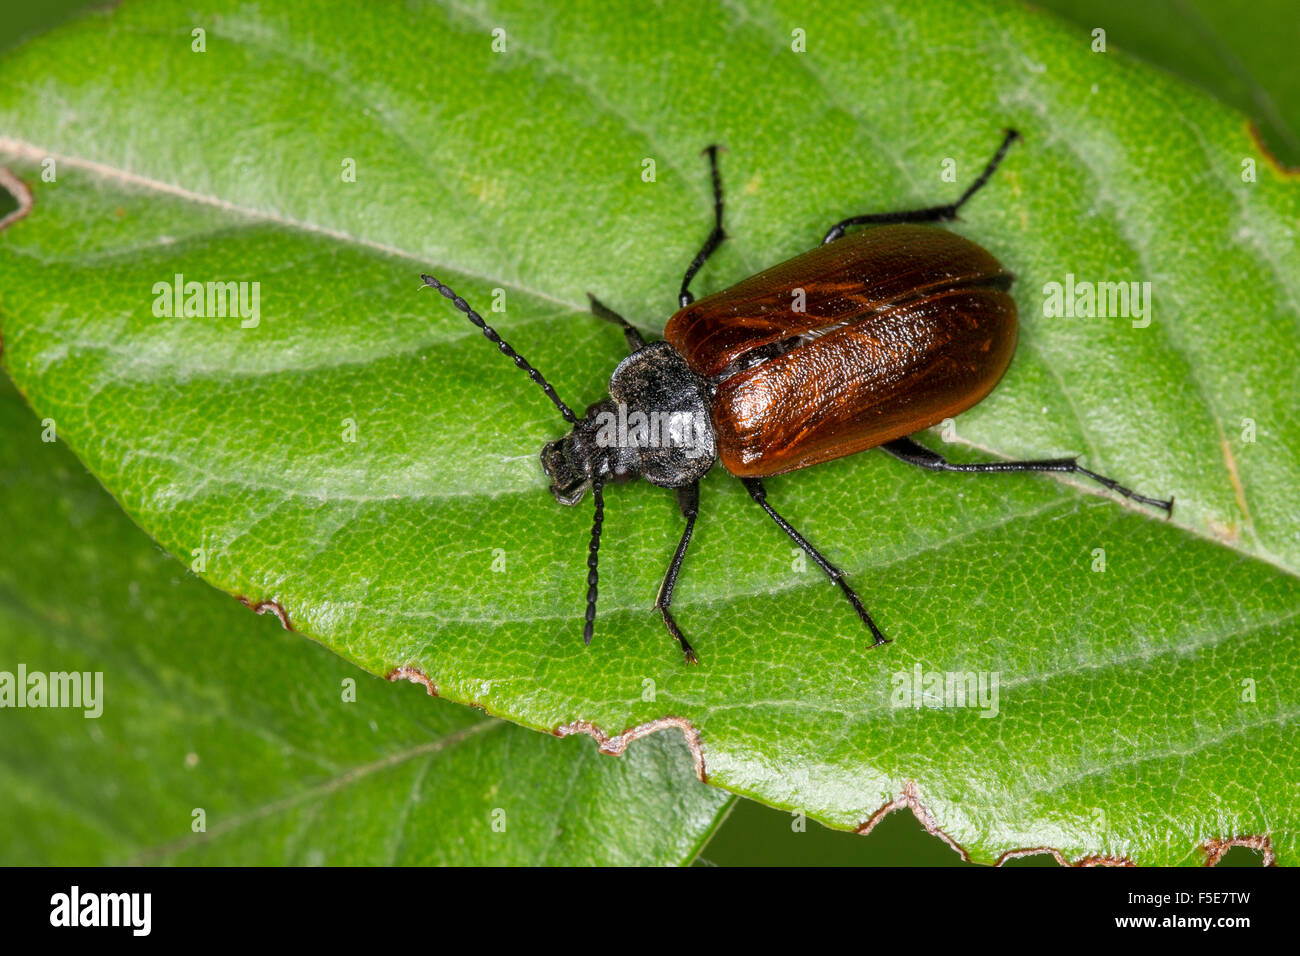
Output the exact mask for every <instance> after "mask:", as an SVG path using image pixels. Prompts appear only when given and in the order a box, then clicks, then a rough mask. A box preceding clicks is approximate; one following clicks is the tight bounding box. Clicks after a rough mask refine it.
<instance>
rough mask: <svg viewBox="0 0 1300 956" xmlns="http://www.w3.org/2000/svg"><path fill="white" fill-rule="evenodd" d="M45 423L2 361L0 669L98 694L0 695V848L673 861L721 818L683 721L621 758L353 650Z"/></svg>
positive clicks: (159, 855) (113, 858) (36, 857)
mask: <svg viewBox="0 0 1300 956" xmlns="http://www.w3.org/2000/svg"><path fill="white" fill-rule="evenodd" d="M43 431H44V429H43V428H42V426H41V425H40V423H38V422H37V421H36V419H34V418H33V417H32V415H31V412H29V411H28V410H27V409H25V408H24V407H23V406H22V402H21V401H20V400H19V399H18V397H17V395H16V394H14V392H13V389H12V388H10V387H9V386H8V385H7V383H3V382H0V489H3V497H4V506H5V507H4V523H5V547H4V548H3V549H0V672H4V674H5V675H7V676H8V678H9V679H10V680H12V679H14V678H15V677H16V675H17V673H18V668H19V667H20V666H22V667H24V668H25V670H26V673H27V674H29V675H30V674H37V673H40V674H48V673H50V672H64V673H67V672H73V671H76V672H87V673H90V674H94V673H98V674H99V675H100V676H99V681H100V683H99V684H98V685H95V684H94V683H93V682H87V683H86V684H85V686H86V687H87V688H90V687H93V686H98V687H99V688H100V690H99V692H98V693H97V694H94V695H93V698H94V702H97V704H98V706H94V705H93V702H92V701H90V700H85V701H83V703H84V704H92V706H91V712H93V711H94V710H99V711H100V714H99V715H97V716H93V717H87V716H86V714H87V710H86V708H85V707H82V708H71V709H40V710H37V709H22V710H17V709H14V710H10V709H5V710H3V711H0V730H2V732H0V806H3V807H4V813H3V814H0V845H2V846H3V847H4V850H3V852H0V863H3V864H5V865H8V866H12V865H31V864H39V865H50V864H60V865H67V864H72V865H86V864H105V863H108V864H112V863H125V862H136V863H161V862H169V863H188V864H195V863H207V864H221V865H230V864H263V863H270V864H281V865H283V864H286V863H291V864H292V863H328V864H354V865H355V864H371V863H396V864H403V865H405V864H484V863H489V864H536V863H548V864H592V863H598V864H609V863H616V864H645V863H681V862H684V861H687V860H690V859H691V858H692V857H693V856H694V855H695V853H696V852H697V850H698V849H699V847H700V846H701V845H702V844H703V842H704V840H705V839H706V838H707V836H708V835H709V834H710V833H711V832H712V830H713V827H714V826H715V825H716V823H717V821H718V819H719V816H720V814H721V812H722V811H723V809H725V807H726V804H727V802H728V798H727V797H726V795H725V794H723V793H721V792H720V791H717V790H713V789H710V788H708V787H705V786H704V785H702V784H701V783H699V782H698V781H697V780H695V778H694V775H693V774H692V772H691V758H690V754H689V753H688V752H687V750H686V746H685V744H684V743H683V742H682V741H681V739H680V738H676V737H668V736H664V735H658V736H657V737H656V738H655V739H654V740H653V741H646V742H645V744H643V745H640V746H638V747H636V748H634V749H633V750H632V751H631V752H630V753H629V754H628V755H627V757H626V758H624V759H622V760H611V759H609V758H606V757H601V756H600V755H598V754H597V753H596V752H595V751H594V749H592V748H591V747H588V746H585V745H583V744H582V743H581V742H579V741H575V740H567V741H560V740H551V739H548V738H546V737H544V736H542V735H540V734H537V733H534V732H533V731H530V730H525V729H523V728H521V727H515V726H513V725H511V724H508V723H505V722H503V721H500V720H496V719H493V718H491V717H488V716H486V715H484V714H482V713H479V712H477V711H473V710H469V709H468V708H464V707H457V706H455V705H453V704H449V703H446V702H444V701H429V700H427V695H426V692H425V690H424V688H421V687H411V686H410V685H409V684H406V683H405V682H403V683H401V684H400V685H390V684H386V683H384V682H383V681H381V680H378V679H376V678H374V677H371V676H369V675H367V674H365V673H363V672H361V671H358V670H356V669H355V668H353V667H351V666H349V665H348V664H346V663H344V662H343V661H341V660H339V659H338V658H336V657H334V656H333V655H331V654H329V653H328V652H326V651H325V650H323V649H321V648H318V647H314V646H311V645H310V644H309V643H308V642H305V641H303V640H301V639H300V638H297V637H295V636H294V635H292V634H287V633H286V632H284V631H283V630H282V629H281V628H280V627H279V626H278V625H277V624H275V622H274V621H273V620H266V619H258V618H255V617H253V616H251V615H249V614H248V613H247V611H245V610H244V609H243V608H242V607H240V606H239V605H238V604H237V603H236V602H234V601H232V600H231V599H230V598H229V597H227V596H225V595H222V594H220V593H218V592H216V591H213V590H212V589H211V588H209V587H207V586H206V585H204V584H202V583H200V582H199V581H197V580H195V579H194V577H193V576H192V575H189V574H186V573H185V572H184V571H183V570H182V569H181V568H180V566H178V565H177V564H176V562H175V561H173V560H172V559H171V558H169V557H167V556H166V555H164V554H162V553H161V552H159V551H158V549H157V548H156V547H153V546H152V545H151V543H150V542H149V540H148V539H147V538H146V537H145V536H144V535H143V534H141V533H140V531H139V530H138V529H136V528H133V527H132V526H131V523H130V522H129V521H128V520H127V519H126V517H125V516H124V515H123V514H122V513H121V511H120V510H119V509H118V508H117V507H116V506H115V505H114V504H113V502H112V500H111V499H110V498H109V497H108V496H107V495H106V494H104V492H103V490H102V489H100V488H99V487H98V486H96V484H95V482H94V480H93V479H91V478H90V477H89V476H88V475H87V474H86V473H85V471H84V470H83V469H82V468H81V466H80V464H79V463H78V462H77V461H76V459H74V458H73V457H72V456H71V455H70V454H69V453H68V452H67V451H66V450H65V449H63V448H62V447H60V446H59V445H58V444H53V443H45V442H42V440H41V435H42V432H43ZM4 679H5V676H0V681H3V680H4ZM346 695H350V696H351V697H352V701H350V702H349V701H345V700H344V698H345V696H346ZM26 699H27V698H26V697H24V700H26ZM12 704H13V701H12V700H11V701H10V702H9V704H8V705H7V706H12ZM195 809H201V810H202V811H203V820H204V823H205V825H206V828H205V829H204V830H203V832H194V830H193V825H194V821H195V816H194V811H195Z"/></svg>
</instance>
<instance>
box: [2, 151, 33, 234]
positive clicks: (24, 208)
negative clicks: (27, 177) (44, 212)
mask: <svg viewBox="0 0 1300 956" xmlns="http://www.w3.org/2000/svg"><path fill="white" fill-rule="evenodd" d="M0 189H4V190H5V192H7V193H9V194H10V195H12V196H13V197H14V199H15V200H16V201H17V203H18V208H17V209H14V210H13V211H12V212H10V213H8V214H7V215H5V216H4V217H3V218H0V232H2V231H4V230H5V229H8V228H9V227H10V226H12V225H13V224H14V223H16V222H17V221H18V220H19V219H22V218H23V217H24V216H26V215H27V214H28V213H29V212H31V211H32V206H33V205H34V201H33V200H32V191H31V190H30V189H28V188H27V184H26V183H25V182H23V181H22V180H21V179H19V178H18V177H17V176H16V175H14V173H13V172H12V171H11V170H8V169H6V168H5V167H4V166H0Z"/></svg>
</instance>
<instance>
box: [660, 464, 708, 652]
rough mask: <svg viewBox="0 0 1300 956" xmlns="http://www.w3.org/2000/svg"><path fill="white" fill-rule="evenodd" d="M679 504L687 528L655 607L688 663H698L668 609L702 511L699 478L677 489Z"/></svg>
mask: <svg viewBox="0 0 1300 956" xmlns="http://www.w3.org/2000/svg"><path fill="white" fill-rule="evenodd" d="M677 506H678V507H679V508H681V510H682V517H683V518H685V519H686V528H685V530H683V531H682V539H681V540H680V541H678V542H677V550H676V552H674V553H673V560H672V563H671V564H669V565H668V573H667V574H665V575H664V583H663V584H661V585H659V596H658V597H657V598H655V607H656V608H657V609H658V611H659V613H660V614H662V615H663V616H664V626H665V627H667V628H668V633H669V634H671V635H672V636H673V637H675V638H677V643H679V644H681V645H682V653H684V654H685V655H686V661H687V663H689V664H698V663H699V659H698V658H697V657H696V656H695V651H694V649H693V648H692V647H691V645H690V642H689V641H687V640H686V635H685V634H683V633H682V629H681V628H680V627H678V626H677V622H676V621H674V620H673V615H672V613H671V612H670V611H669V610H668V607H669V605H671V604H672V603H673V588H675V587H676V586H677V572H679V571H680V570H681V569H682V559H683V558H684V557H686V549H687V548H688V547H689V546H690V543H691V533H692V532H693V531H694V530H695V519H696V517H697V516H698V515H699V513H700V483H699V481H698V480H696V481H693V482H691V484H689V485H687V486H686V487H685V488H678V489H677Z"/></svg>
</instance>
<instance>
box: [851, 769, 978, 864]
mask: <svg viewBox="0 0 1300 956" xmlns="http://www.w3.org/2000/svg"><path fill="white" fill-rule="evenodd" d="M904 808H906V809H908V810H911V811H912V816H914V817H916V819H917V821H918V822H919V823H920V824H921V826H923V827H925V832H926V833H928V834H930V835H931V836H936V837H938V838H939V839H940V840H942V841H943V842H944V843H946V844H948V846H950V847H952V848H953V849H954V850H955V851H956V852H957V854H958V855H959V856H961V858H962V859H963V860H965V861H966V862H967V863H969V862H971V858H970V854H969V853H967V852H966V848H965V847H963V846H962V845H961V844H959V843H958V842H957V841H956V840H954V839H953V838H952V837H950V836H948V834H946V833H944V832H943V830H941V829H939V823H938V821H936V820H935V818H934V814H932V813H931V812H930V811H929V809H928V808H927V807H925V805H923V804H922V803H921V798H920V796H919V794H918V793H917V789H916V781H915V780H909V781H907V783H906V784H904V785H903V792H902V793H900V794H899V795H898V796H897V797H895V798H894V799H893V800H890V801H889V802H888V803H886V804H885V805H884V806H883V807H881V808H880V809H879V810H877V811H876V812H875V813H873V814H872V815H871V816H870V817H869V818H868V819H867V822H866V823H863V824H861V825H860V826H859V827H858V828H857V829H856V830H854V831H853V832H854V833H858V834H861V835H862V836H866V835H867V834H868V833H870V832H871V831H872V830H874V829H875V828H876V824H878V823H879V822H880V821H881V820H883V819H885V817H887V816H889V814H891V813H893V812H894V811H895V810H902V809H904Z"/></svg>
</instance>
